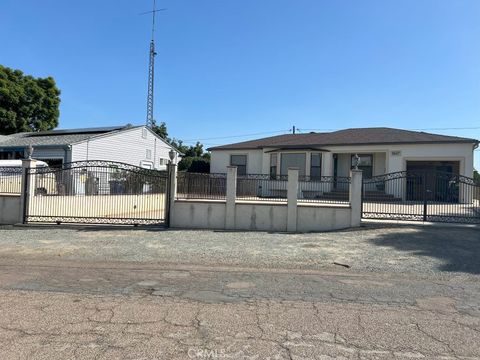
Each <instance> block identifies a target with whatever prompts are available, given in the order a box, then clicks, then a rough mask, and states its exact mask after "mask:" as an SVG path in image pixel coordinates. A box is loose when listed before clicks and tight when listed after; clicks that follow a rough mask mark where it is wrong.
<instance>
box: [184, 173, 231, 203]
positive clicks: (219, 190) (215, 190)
mask: <svg viewBox="0 0 480 360" xmlns="http://www.w3.org/2000/svg"><path fill="white" fill-rule="evenodd" d="M226 194H227V174H224V173H220V174H203V173H190V172H178V173H177V199H213V200H224V199H225V197H226Z"/></svg>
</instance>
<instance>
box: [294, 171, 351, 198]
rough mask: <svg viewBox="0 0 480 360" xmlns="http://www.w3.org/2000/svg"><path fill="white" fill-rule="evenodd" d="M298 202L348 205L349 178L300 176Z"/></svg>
mask: <svg viewBox="0 0 480 360" xmlns="http://www.w3.org/2000/svg"><path fill="white" fill-rule="evenodd" d="M298 188H299V191H298V201H299V202H320V203H333V204H335V203H344V204H348V203H349V201H350V199H349V192H350V177H343V176H318V177H313V176H300V177H299V178H298Z"/></svg>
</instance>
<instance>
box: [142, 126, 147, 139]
mask: <svg viewBox="0 0 480 360" xmlns="http://www.w3.org/2000/svg"><path fill="white" fill-rule="evenodd" d="M142 138H144V139H146V138H147V129H145V128H144V129H142Z"/></svg>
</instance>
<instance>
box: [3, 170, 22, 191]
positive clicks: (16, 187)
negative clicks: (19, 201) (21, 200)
mask: <svg viewBox="0 0 480 360" xmlns="http://www.w3.org/2000/svg"><path fill="white" fill-rule="evenodd" d="M21 192H22V168H21V167H0V194H20V193H21Z"/></svg>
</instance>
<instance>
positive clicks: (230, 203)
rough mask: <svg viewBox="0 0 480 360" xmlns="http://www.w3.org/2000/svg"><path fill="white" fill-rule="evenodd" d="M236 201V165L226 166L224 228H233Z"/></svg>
mask: <svg viewBox="0 0 480 360" xmlns="http://www.w3.org/2000/svg"><path fill="white" fill-rule="evenodd" d="M236 201H237V167H236V166H227V193H226V204H225V229H226V230H234V229H235V207H236V205H235V203H236Z"/></svg>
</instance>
